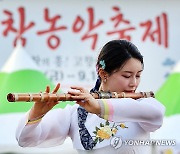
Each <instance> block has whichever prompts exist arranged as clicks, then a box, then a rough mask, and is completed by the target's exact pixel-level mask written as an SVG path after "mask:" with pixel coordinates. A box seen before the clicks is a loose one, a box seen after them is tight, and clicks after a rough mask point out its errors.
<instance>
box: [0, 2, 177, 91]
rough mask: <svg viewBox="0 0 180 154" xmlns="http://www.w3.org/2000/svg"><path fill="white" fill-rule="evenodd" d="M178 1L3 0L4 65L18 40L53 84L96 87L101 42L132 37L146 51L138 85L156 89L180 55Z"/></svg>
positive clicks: (0, 24) (0, 23)
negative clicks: (96, 65) (96, 66)
mask: <svg viewBox="0 0 180 154" xmlns="http://www.w3.org/2000/svg"><path fill="white" fill-rule="evenodd" d="M179 5H180V2H178V1H176V0H173V1H167V0H165V1H164V0H158V1H142V0H136V1H133V0H130V1H124V0H112V1H108V0H98V1H97V0H91V1H85V0H76V1H65V0H64V1H63V0H54V1H53V2H52V1H50V0H43V1H41V0H38V1H37V0H31V1H20V0H13V1H11V0H1V1H0V11H1V16H0V27H1V28H0V35H1V37H0V42H1V44H0V52H1V61H0V68H2V67H3V64H4V63H5V62H6V60H7V58H8V56H9V55H10V53H11V52H12V50H13V48H14V46H15V44H16V43H17V40H18V39H19V40H21V43H22V45H23V47H24V48H25V50H26V52H28V53H29V54H30V56H31V58H32V59H33V60H34V61H35V63H36V64H37V65H38V66H39V67H40V68H41V69H42V71H43V72H44V73H45V74H46V76H47V77H48V78H49V79H50V80H52V81H53V82H54V83H57V82H60V83H61V84H62V88H63V89H65V88H68V87H69V86H70V85H77V84H78V85H83V86H84V87H87V88H91V87H92V86H93V85H94V83H95V80H96V77H97V74H96V69H95V63H96V59H97V54H98V53H99V51H100V49H101V48H102V46H103V45H104V44H105V43H106V42H107V41H109V40H112V39H127V40H130V41H132V42H133V43H135V44H136V45H137V46H138V48H139V49H140V51H141V52H142V54H143V55H144V61H145V70H144V73H143V75H142V84H141V85H140V88H139V89H140V90H143V91H149V90H153V91H156V90H157V89H158V88H159V87H160V86H161V84H162V83H163V82H164V81H165V78H166V77H167V76H168V74H169V72H170V70H171V69H172V67H173V66H174V65H175V63H176V62H177V61H178V60H179V57H180V52H179V48H178V45H179V44H178V43H179V36H180V30H179V25H180V20H179V14H180V10H179V7H178V6H179Z"/></svg>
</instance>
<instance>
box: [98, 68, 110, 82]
mask: <svg viewBox="0 0 180 154" xmlns="http://www.w3.org/2000/svg"><path fill="white" fill-rule="evenodd" d="M98 74H99V76H100V78H101V81H107V78H108V73H107V72H106V71H105V70H104V69H102V68H99V70H98Z"/></svg>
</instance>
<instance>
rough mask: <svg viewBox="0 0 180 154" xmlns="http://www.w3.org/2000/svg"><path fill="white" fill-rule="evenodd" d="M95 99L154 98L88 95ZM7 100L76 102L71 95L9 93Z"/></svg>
mask: <svg viewBox="0 0 180 154" xmlns="http://www.w3.org/2000/svg"><path fill="white" fill-rule="evenodd" d="M90 94H91V95H92V96H93V97H94V98H95V99H109V98H133V99H139V98H147V97H154V93H153V92H152V91H150V92H138V93H130V92H120V93H118V92H103V91H97V92H94V93H90ZM7 100H8V101H9V102H40V101H42V102H48V101H76V100H74V99H72V97H71V95H70V94H68V93H60V94H58V93H57V94H53V93H9V94H8V95H7Z"/></svg>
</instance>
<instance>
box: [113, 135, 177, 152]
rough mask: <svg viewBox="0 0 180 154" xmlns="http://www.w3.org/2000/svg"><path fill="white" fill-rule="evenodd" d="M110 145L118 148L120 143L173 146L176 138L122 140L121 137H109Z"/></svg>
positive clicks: (125, 144) (127, 144)
mask: <svg viewBox="0 0 180 154" xmlns="http://www.w3.org/2000/svg"><path fill="white" fill-rule="evenodd" d="M110 144H111V146H112V147H114V148H115V149H118V148H120V147H121V146H122V145H124V146H152V145H153V146H175V145H176V140H166V139H162V140H150V139H148V140H132V139H128V140H122V138H121V137H113V138H112V139H111V143H110Z"/></svg>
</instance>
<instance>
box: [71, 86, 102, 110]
mask: <svg viewBox="0 0 180 154" xmlns="http://www.w3.org/2000/svg"><path fill="white" fill-rule="evenodd" d="M71 89H73V90H71V91H68V94H71V98H72V99H73V100H76V101H77V102H76V103H77V104H79V105H80V106H82V107H83V108H85V109H86V111H88V112H91V113H94V114H100V110H101V109H100V105H99V103H98V101H97V100H96V99H95V98H94V97H93V96H92V95H91V94H90V93H89V91H87V90H85V89H84V88H82V87H77V86H72V87H71Z"/></svg>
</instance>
